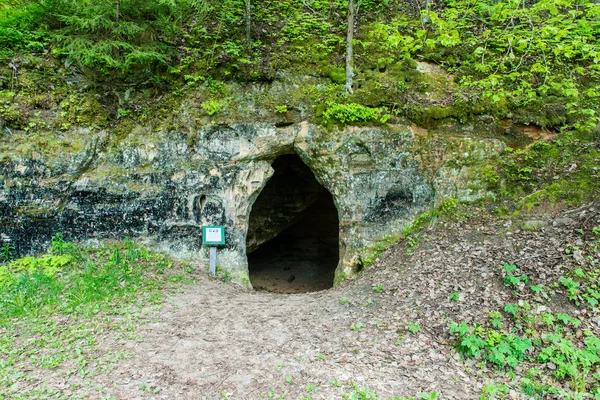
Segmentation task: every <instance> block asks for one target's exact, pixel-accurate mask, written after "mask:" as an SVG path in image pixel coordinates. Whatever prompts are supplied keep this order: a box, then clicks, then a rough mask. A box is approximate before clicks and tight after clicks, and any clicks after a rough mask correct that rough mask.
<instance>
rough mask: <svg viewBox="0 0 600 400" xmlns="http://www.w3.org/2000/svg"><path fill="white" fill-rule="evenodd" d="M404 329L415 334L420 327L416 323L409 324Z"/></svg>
mask: <svg viewBox="0 0 600 400" xmlns="http://www.w3.org/2000/svg"><path fill="white" fill-rule="evenodd" d="M406 329H408V330H409V332H410V333H417V332H420V331H421V327H420V326H419V324H417V323H416V322H409V323H408V325H407V326H406Z"/></svg>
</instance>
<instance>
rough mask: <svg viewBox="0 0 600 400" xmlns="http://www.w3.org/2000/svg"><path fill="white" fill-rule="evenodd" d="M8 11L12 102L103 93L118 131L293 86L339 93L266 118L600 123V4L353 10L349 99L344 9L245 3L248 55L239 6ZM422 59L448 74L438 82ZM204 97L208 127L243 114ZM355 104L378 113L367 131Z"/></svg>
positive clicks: (22, 7)
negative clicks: (168, 103) (259, 88)
mask: <svg viewBox="0 0 600 400" xmlns="http://www.w3.org/2000/svg"><path fill="white" fill-rule="evenodd" d="M4 8H5V10H4V11H0V49H2V50H0V58H2V65H3V66H2V67H0V91H2V93H1V94H2V98H5V97H10V96H12V97H11V101H13V102H19V101H21V102H26V101H25V100H26V99H27V98H29V99H31V98H32V97H35V96H38V97H39V96H41V95H42V94H43V93H48V92H52V93H55V94H56V96H54V97H55V98H52V99H49V100H48V102H49V103H60V101H61V100H63V99H64V98H65V94H64V93H63V92H65V91H66V92H71V91H72V90H69V89H66V88H69V87H71V88H72V87H77V88H78V89H79V91H80V92H82V93H84V94H85V95H88V96H91V95H93V94H99V93H102V95H103V96H102V97H101V98H100V99H99V101H100V102H101V103H102V105H103V106H104V107H105V108H106V110H107V111H105V114H109V115H110V117H111V118H112V119H113V120H116V119H120V118H124V117H128V116H131V117H135V116H136V115H137V116H140V115H142V113H143V111H144V108H145V107H146V108H147V107H155V105H154V102H153V100H155V99H159V98H162V97H161V96H163V95H164V94H165V93H170V92H174V93H179V94H185V91H186V90H189V89H190V85H189V84H190V83H192V85H191V86H192V87H193V86H197V85H198V84H201V85H203V87H205V85H207V86H211V85H214V84H215V82H216V83H218V82H221V83H227V82H242V83H245V84H248V85H251V84H253V83H257V82H265V81H267V82H271V81H273V80H274V79H278V77H280V76H282V74H291V75H295V76H300V75H313V76H317V77H320V78H322V79H325V80H329V82H330V83H329V86H330V87H329V88H326V89H324V88H323V85H321V86H319V87H318V88H317V89H315V90H317V91H319V92H320V93H321V96H320V97H321V98H320V99H313V97H315V96H314V93H312V94H311V93H301V94H299V95H298V94H297V95H295V96H288V98H286V99H283V98H282V99H279V100H281V101H282V103H281V104H273V105H271V106H272V108H275V107H283V106H286V107H287V108H286V109H288V110H295V109H299V108H302V109H304V108H306V104H305V103H308V104H309V108H310V106H312V105H313V104H314V103H313V104H311V102H312V101H313V100H318V102H319V103H320V104H322V105H321V106H320V107H315V108H314V109H310V110H309V112H308V114H309V115H312V116H316V118H317V119H318V120H320V121H323V122H324V123H331V122H332V120H335V118H332V116H333V117H335V115H337V114H338V113H337V112H336V111H335V110H339V109H340V104H341V105H347V106H348V109H347V110H344V111H345V112H344V113H342V114H339V115H341V116H343V119H344V120H339V121H334V122H338V123H344V122H347V121H350V122H353V123H361V122H364V123H373V122H374V121H377V122H379V123H381V122H388V121H390V120H392V121H393V119H392V118H407V119H410V120H413V121H416V122H417V123H421V124H427V123H431V122H435V121H439V120H446V119H448V118H454V119H457V120H462V121H464V120H466V119H468V118H469V117H470V116H472V115H473V114H492V115H494V116H496V117H497V118H499V119H512V120H514V121H516V122H520V123H526V124H530V123H531V124H536V125H539V126H542V127H549V128H563V127H569V128H572V129H576V130H580V131H587V132H590V131H592V130H594V129H595V127H596V124H597V123H598V106H597V104H598V99H599V96H600V94H599V93H600V76H599V67H598V61H599V60H600V45H599V44H598V43H599V40H598V39H599V36H600V5H597V4H595V3H594V2H592V1H589V0H561V1H551V0H538V1H516V0H510V1H492V0H482V1H477V2H472V1H468V0H452V1H449V0H448V1H442V2H436V3H433V2H430V1H426V2H407V1H398V0H368V1H367V0H363V1H361V2H357V18H356V22H355V35H354V41H353V43H354V52H355V63H354V64H355V66H354V93H353V94H351V95H350V94H348V93H346V92H345V91H344V90H343V82H344V73H343V65H344V60H343V59H344V53H345V18H346V13H347V11H348V10H347V8H348V6H347V2H346V1H345V0H311V1H304V2H299V1H292V0H283V1H277V2H270V3H268V4H263V3H259V2H252V3H251V7H250V16H251V19H250V20H251V31H250V37H251V41H250V46H248V41H247V35H246V34H247V32H246V22H247V20H246V17H247V15H246V2H245V1H243V0H224V1H221V2H213V1H200V0H161V1H155V2H145V1H139V0H121V1H120V2H113V1H108V0H89V1H84V2H71V1H66V0H44V1H41V0H30V1H24V0H14V1H12V2H10V3H8V5H5V6H4ZM413 60H418V61H424V62H428V63H434V64H437V65H439V66H440V67H442V70H440V71H439V72H440V75H441V76H443V74H444V73H446V74H448V75H447V77H446V79H442V81H436V80H435V79H431V78H430V77H427V76H426V75H427V74H421V73H419V72H417V70H416V68H417V64H416V63H415V62H414V61H413ZM428 68H431V67H430V66H427V65H425V66H419V69H421V70H422V69H428ZM324 82H325V81H324ZM61 88H65V89H63V90H61ZM304 89H307V92H310V91H309V90H308V89H309V88H304ZM105 94H108V95H105ZM21 96H22V97H21ZM136 96H137V97H136ZM207 96H208V97H209V98H208V99H205V102H204V103H202V104H204V105H205V107H204V110H205V112H206V114H207V115H209V116H212V115H214V114H218V113H219V111H220V110H221V111H225V110H227V111H229V112H231V111H232V110H233V108H232V107H229V108H227V107H223V105H227V104H230V103H235V102H237V101H239V99H237V98H236V97H235V96H232V97H228V96H226V95H219V94H217V95H215V94H209V95H207ZM144 99H145V100H144ZM40 101H42V99H39V98H38V102H40ZM210 101H212V103H210ZM211 104H212V105H213V106H210V105H211ZM215 104H219V105H220V106H219V107H214V105H215ZM358 105H362V106H365V107H369V108H375V109H377V108H382V107H383V108H384V109H385V112H381V115H378V116H377V118H375V119H373V118H372V116H371V114H372V113H365V112H363V111H364V110H363V109H361V108H360V107H358ZM280 109H281V108H280ZM352 110H359V111H360V113H359V114H356V115H355V114H352ZM22 111H23V110H22ZM346 111H347V112H346ZM348 112H350V114H351V115H350V118H347V117H348ZM374 112H375V113H378V112H379V111H374ZM16 114H18V112H17V110H15V109H10V107H8V106H3V108H2V119H3V121H4V122H3V123H4V124H8V125H11V124H16V126H19V124H18V120H19V115H16ZM217 116H218V115H217ZM321 116H323V117H321ZM364 116H366V119H365V118H363V117H364ZM21 119H22V118H21ZM15 120H16V121H17V122H15Z"/></svg>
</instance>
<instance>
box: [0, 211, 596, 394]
mask: <svg viewBox="0 0 600 400" xmlns="http://www.w3.org/2000/svg"><path fill="white" fill-rule="evenodd" d="M475 212H477V213H478V215H470V216H469V217H468V218H466V217H465V218H461V217H456V218H454V219H453V220H451V221H442V220H438V221H437V222H436V221H433V222H432V223H431V224H430V225H429V226H428V227H427V228H426V229H425V230H424V231H423V232H422V233H421V235H420V238H419V241H418V245H413V246H412V247H410V246H408V245H407V243H399V244H397V245H395V246H392V247H391V248H390V249H388V250H387V251H385V252H384V253H383V254H382V255H381V256H380V257H379V258H378V259H376V260H375V261H374V262H373V264H371V265H370V266H369V267H368V268H367V269H366V270H365V271H364V272H362V274H361V276H360V277H359V278H357V279H355V280H350V281H346V282H344V283H342V284H341V285H339V286H337V287H335V288H333V289H330V290H326V291H321V292H313V293H303V294H277V293H268V292H256V291H246V290H243V289H240V288H239V287H238V286H236V285H233V284H229V283H224V282H222V281H220V280H218V279H210V278H208V277H207V276H205V275H204V274H198V276H197V281H196V283H195V284H193V285H191V284H187V285H184V287H183V288H182V289H181V290H178V291H177V292H174V293H172V294H170V295H169V296H168V298H167V300H166V302H165V303H164V304H163V306H162V307H161V308H160V309H155V308H153V309H148V310H146V312H145V313H144V317H143V318H141V319H140V321H142V322H138V325H137V327H136V329H137V334H136V335H135V338H134V339H132V338H131V337H129V338H128V337H126V336H123V335H119V336H118V337H117V336H116V335H117V334H116V333H113V332H111V331H107V332H106V334H103V335H100V336H99V337H98V348H100V349H103V351H105V352H106V351H110V352H111V353H114V354H127V355H128V356H127V357H123V359H121V360H119V361H118V362H117V363H115V364H114V367H113V368H110V369H108V370H107V372H106V373H102V374H98V375H97V376H94V377H91V378H89V377H85V376H83V377H81V376H79V375H71V376H70V377H69V378H68V379H65V378H64V371H63V370H62V369H61V368H60V367H59V368H56V369H48V370H39V371H38V372H37V373H38V374H41V375H39V378H40V379H38V380H37V381H38V382H40V381H43V382H45V383H44V384H45V385H48V386H49V387H52V388H54V389H56V390H57V391H56V392H55V393H57V395H58V397H62V396H64V397H76V398H79V397H85V398H117V399H137V398H148V399H150V398H155V399H260V398H269V399H283V398H286V399H341V398H349V399H392V398H403V397H401V396H407V397H409V396H420V397H419V398H428V399H429V398H432V399H433V398H435V397H434V396H435V394H437V395H438V398H441V399H478V398H480V396H481V394H482V392H485V391H486V390H488V392H493V390H491V389H490V388H492V389H493V388H504V389H502V390H504V392H502V390H501V389H498V392H499V393H500V394H501V397H506V398H527V396H524V395H522V394H519V384H518V380H515V379H517V378H518V377H519V376H521V375H523V376H524V374H525V372H524V368H525V367H524V366H521V365H520V366H518V367H517V368H516V369H515V370H514V373H512V374H510V373H509V374H505V373H503V372H502V371H501V370H498V369H496V368H493V366H491V365H490V364H489V363H488V364H486V363H485V362H484V363H481V362H480V361H481V360H470V359H465V358H463V357H462V356H461V354H459V353H458V352H457V350H456V346H455V344H456V337H455V336H453V335H452V334H451V333H450V329H449V328H448V325H449V323H451V322H463V321H464V322H466V323H468V324H473V323H476V322H478V323H480V322H483V321H485V320H487V318H488V314H489V313H490V312H491V311H495V310H502V307H503V306H504V305H505V304H512V303H518V304H522V303H520V302H522V301H523V300H530V301H531V302H532V303H534V302H535V297H536V296H537V297H539V296H538V295H540V294H539V293H533V292H531V291H530V290H528V286H527V285H525V284H524V283H519V284H516V285H514V286H507V284H506V280H505V279H504V275H505V273H504V272H503V270H502V268H501V266H502V265H505V264H514V265H516V266H517V267H518V269H519V272H520V273H521V272H522V273H523V274H526V275H527V276H529V277H530V278H529V279H530V280H531V282H528V283H531V284H532V285H533V284H534V283H535V284H539V285H545V287H551V286H552V282H555V281H556V280H557V279H559V277H561V276H563V275H564V274H565V271H564V269H565V268H566V267H567V266H568V265H570V263H573V262H578V260H579V258H580V257H581V253H578V251H579V252H581V251H586V250H585V249H588V250H589V249H591V248H592V247H586V245H588V244H589V245H590V246H591V245H593V244H594V243H596V240H598V238H597V237H596V236H594V233H592V232H593V228H594V227H598V226H600V207H598V205H593V204H588V205H586V206H583V207H578V208H577V209H572V210H569V209H566V208H565V209H562V210H558V209H550V208H549V209H544V210H540V211H539V212H538V213H537V214H532V215H528V216H527V218H528V220H527V221H525V222H524V225H522V226H516V225H517V224H519V223H517V222H515V221H514V220H510V219H503V218H498V217H493V216H490V215H489V214H487V213H486V212H485V211H483V210H478V211H475ZM522 227H525V229H522ZM575 247H576V248H577V249H575V251H574V252H571V251H569V249H570V248H575ZM580 249H581V250H580ZM594 249H595V250H590V251H591V252H592V253H589V254H587V255H589V256H590V257H592V258H594V257H595V258H594V260H595V263H596V264H594V265H597V263H598V258H599V254H598V253H597V247H595V248H594ZM594 251H596V253H595V254H594V253H593V252H594ZM587 255H586V259H588V260H592V259H591V258H590V257H587ZM594 260H592V261H591V262H592V264H593V263H594ZM554 287H555V290H552V291H549V292H548V293H547V294H544V293H542V295H544V296H545V299H544V300H541V301H542V303H543V304H544V306H543V309H544V310H548V311H551V312H560V313H568V314H570V315H573V316H576V317H577V318H578V319H579V320H580V321H582V324H581V325H580V326H579V328H580V329H581V330H584V329H585V330H588V331H592V332H593V333H594V334H595V335H596V336H598V334H599V332H600V329H599V326H598V323H600V320H599V319H598V318H597V314H595V313H596V311H594V310H591V311H590V310H589V309H588V310H587V311H586V309H585V307H576V306H575V305H573V303H572V302H571V301H569V300H568V299H567V296H566V292H565V291H564V290H561V287H557V285H554ZM538 300H539V298H538ZM542 303H539V304H542ZM573 335H577V337H579V336H580V332H575V331H573ZM538 367H539V369H541V370H542V372H543V373H544V371H546V369H548V368H549V369H552V367H555V366H554V365H553V364H551V363H550V364H542V365H538ZM546 372H548V373H549V372H551V371H549V370H548V371H546ZM515 374H516V376H515ZM515 382H516V383H515ZM502 385H506V386H502ZM26 386H27V385H25V386H24V387H22V390H23V391H26V389H27V388H26ZM92 387H97V388H101V389H98V390H92V389H91V388H92ZM565 387H568V384H567V386H565ZM433 392H435V393H433ZM502 393H504V394H503V395H502ZM0 397H1V396H0ZM489 398H491V396H490V397H489ZM540 398H542V397H540ZM543 398H547V397H543Z"/></svg>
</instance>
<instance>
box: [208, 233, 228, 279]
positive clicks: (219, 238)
mask: <svg viewBox="0 0 600 400" xmlns="http://www.w3.org/2000/svg"><path fill="white" fill-rule="evenodd" d="M202 244H204V245H208V246H210V264H209V269H208V272H209V273H210V275H211V276H215V275H216V274H217V248H216V247H215V245H222V244H225V227H224V226H203V227H202Z"/></svg>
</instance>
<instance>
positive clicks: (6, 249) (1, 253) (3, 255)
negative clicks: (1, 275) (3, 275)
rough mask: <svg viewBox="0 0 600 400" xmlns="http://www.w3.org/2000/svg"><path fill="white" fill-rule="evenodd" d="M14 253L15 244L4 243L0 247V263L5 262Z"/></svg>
mask: <svg viewBox="0 0 600 400" xmlns="http://www.w3.org/2000/svg"><path fill="white" fill-rule="evenodd" d="M14 253H15V246H13V244H12V243H10V242H9V243H4V244H3V245H2V247H0V264H2V263H6V262H8V261H10V260H11V258H12V257H13V255H14Z"/></svg>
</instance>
